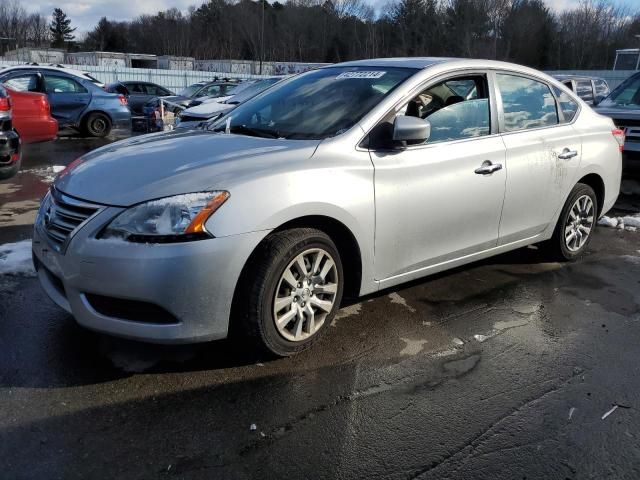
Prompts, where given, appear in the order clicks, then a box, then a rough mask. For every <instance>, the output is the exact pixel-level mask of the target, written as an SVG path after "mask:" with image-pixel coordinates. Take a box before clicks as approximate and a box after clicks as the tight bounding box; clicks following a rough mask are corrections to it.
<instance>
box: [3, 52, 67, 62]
mask: <svg viewBox="0 0 640 480" xmlns="http://www.w3.org/2000/svg"><path fill="white" fill-rule="evenodd" d="M4 58H5V59H6V60H9V61H16V62H22V63H31V62H35V63H63V62H64V51H63V50H58V49H55V48H18V49H17V50H10V51H8V52H7V53H5V55H4Z"/></svg>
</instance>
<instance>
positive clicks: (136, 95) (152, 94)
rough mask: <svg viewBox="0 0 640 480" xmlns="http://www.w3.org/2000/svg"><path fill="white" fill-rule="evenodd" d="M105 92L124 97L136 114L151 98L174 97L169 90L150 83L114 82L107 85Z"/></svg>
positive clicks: (139, 112) (140, 112) (140, 111)
mask: <svg viewBox="0 0 640 480" xmlns="http://www.w3.org/2000/svg"><path fill="white" fill-rule="evenodd" d="M105 90H106V91H107V92H111V93H119V94H122V95H125V96H126V97H127V100H128V101H129V108H130V109H131V111H132V112H133V113H136V114H142V108H143V107H144V105H145V104H146V103H147V102H148V101H149V100H151V99H152V98H156V97H167V96H170V95H175V93H174V92H172V91H171V90H168V89H166V88H164V87H162V86H160V85H157V84H155V83H151V82H134V81H131V82H129V81H126V82H114V83H110V84H108V85H107V86H106V87H105Z"/></svg>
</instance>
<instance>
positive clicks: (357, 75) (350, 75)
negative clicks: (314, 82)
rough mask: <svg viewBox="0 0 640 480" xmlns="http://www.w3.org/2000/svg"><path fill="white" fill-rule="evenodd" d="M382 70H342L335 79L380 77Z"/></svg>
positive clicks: (382, 73)
mask: <svg viewBox="0 0 640 480" xmlns="http://www.w3.org/2000/svg"><path fill="white" fill-rule="evenodd" d="M385 73H387V72H384V71H382V70H375V71H371V72H366V71H360V72H342V73H341V74H340V75H338V76H337V77H336V79H343V78H381V77H383V76H384V74H385Z"/></svg>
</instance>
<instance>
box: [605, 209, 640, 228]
mask: <svg viewBox="0 0 640 480" xmlns="http://www.w3.org/2000/svg"><path fill="white" fill-rule="evenodd" d="M598 225H602V226H603V227H609V228H617V229H619V230H626V231H628V232H635V231H637V230H638V229H639V228H640V213H638V214H635V215H627V216H624V217H607V216H604V217H602V218H601V219H600V220H598Z"/></svg>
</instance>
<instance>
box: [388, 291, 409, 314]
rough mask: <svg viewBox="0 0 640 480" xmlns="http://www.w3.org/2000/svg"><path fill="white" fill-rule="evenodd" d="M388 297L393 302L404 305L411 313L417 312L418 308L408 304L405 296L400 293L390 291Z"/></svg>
mask: <svg viewBox="0 0 640 480" xmlns="http://www.w3.org/2000/svg"><path fill="white" fill-rule="evenodd" d="M388 297H389V299H390V300H391V303H397V304H398V305H402V306H403V307H405V308H406V309H407V310H409V311H410V312H411V313H415V312H416V309H415V308H413V307H412V306H410V305H408V304H407V301H406V300H405V299H404V298H403V297H401V296H400V295H398V294H397V293H396V292H393V293H390V294H389V295H388Z"/></svg>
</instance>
